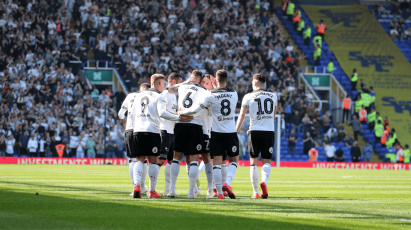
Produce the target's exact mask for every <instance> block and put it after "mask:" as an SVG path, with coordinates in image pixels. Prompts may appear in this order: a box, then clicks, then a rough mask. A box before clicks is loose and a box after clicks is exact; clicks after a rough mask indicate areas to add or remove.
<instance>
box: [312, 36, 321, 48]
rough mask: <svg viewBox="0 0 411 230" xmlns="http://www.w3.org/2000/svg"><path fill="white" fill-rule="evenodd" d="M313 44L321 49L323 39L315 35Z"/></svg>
mask: <svg viewBox="0 0 411 230" xmlns="http://www.w3.org/2000/svg"><path fill="white" fill-rule="evenodd" d="M313 44H314V46H320V47H323V39H322V38H321V37H320V36H318V35H316V36H315V37H314V38H313Z"/></svg>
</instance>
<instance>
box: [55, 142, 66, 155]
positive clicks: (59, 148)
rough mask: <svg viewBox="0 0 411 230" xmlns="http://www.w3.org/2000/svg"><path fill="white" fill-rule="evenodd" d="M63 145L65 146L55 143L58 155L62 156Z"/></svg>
mask: <svg viewBox="0 0 411 230" xmlns="http://www.w3.org/2000/svg"><path fill="white" fill-rule="evenodd" d="M64 147H65V145H63V144H58V145H56V150H57V154H58V155H59V157H63V154H64Z"/></svg>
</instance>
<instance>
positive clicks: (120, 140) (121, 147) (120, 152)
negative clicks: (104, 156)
mask: <svg viewBox="0 0 411 230" xmlns="http://www.w3.org/2000/svg"><path fill="white" fill-rule="evenodd" d="M116 146H117V149H116V155H117V158H124V157H125V155H124V151H125V150H124V138H123V137H120V138H118V139H117V141H116Z"/></svg>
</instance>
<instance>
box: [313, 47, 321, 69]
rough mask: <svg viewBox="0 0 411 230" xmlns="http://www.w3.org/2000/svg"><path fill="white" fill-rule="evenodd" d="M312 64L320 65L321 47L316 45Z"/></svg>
mask: <svg viewBox="0 0 411 230" xmlns="http://www.w3.org/2000/svg"><path fill="white" fill-rule="evenodd" d="M313 56H314V64H315V65H320V60H321V47H319V46H316V47H315V50H314V54H313Z"/></svg>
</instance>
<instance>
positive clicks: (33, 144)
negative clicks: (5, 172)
mask: <svg viewBox="0 0 411 230" xmlns="http://www.w3.org/2000/svg"><path fill="white" fill-rule="evenodd" d="M37 148H38V142H37V140H36V139H35V138H34V134H33V133H32V134H30V139H29V141H28V144H27V151H28V156H29V157H37Z"/></svg>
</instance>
